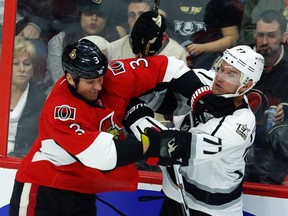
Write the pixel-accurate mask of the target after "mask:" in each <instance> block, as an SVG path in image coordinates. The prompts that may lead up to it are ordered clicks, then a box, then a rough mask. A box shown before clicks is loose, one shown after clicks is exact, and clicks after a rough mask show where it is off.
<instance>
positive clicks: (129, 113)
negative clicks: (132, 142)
mask: <svg viewBox="0 0 288 216" xmlns="http://www.w3.org/2000/svg"><path fill="white" fill-rule="evenodd" d="M153 118H154V112H153V110H152V109H151V108H150V107H149V106H148V105H147V104H146V103H145V102H144V101H142V100H140V99H138V98H134V99H132V100H131V101H130V104H129V105H128V107H127V110H126V115H125V117H124V120H123V122H122V124H123V126H124V127H125V129H126V131H127V132H128V133H133V134H134V135H135V130H134V131H133V132H132V130H131V128H130V127H131V125H133V124H134V123H135V122H136V121H138V120H140V121H141V120H142V119H143V121H144V122H145V125H146V124H148V125H147V126H149V127H151V126H154V127H155V128H158V130H161V129H160V128H159V127H158V126H157V125H156V124H153V121H152V120H153ZM146 121H147V123H146ZM155 123H156V121H155ZM157 123H158V122H157ZM140 124H141V123H140ZM158 124H160V123H158ZM144 127H146V126H144ZM140 128H141V126H139V129H138V131H137V133H136V134H139V135H140V136H139V137H138V136H137V135H135V136H136V138H137V139H138V140H139V141H141V142H142V144H143V149H144V153H145V154H144V156H145V157H146V158H148V157H158V156H159V152H160V143H159V142H157V140H150V139H149V137H148V136H147V134H146V133H145V130H144V129H143V130H141V129H140Z"/></svg>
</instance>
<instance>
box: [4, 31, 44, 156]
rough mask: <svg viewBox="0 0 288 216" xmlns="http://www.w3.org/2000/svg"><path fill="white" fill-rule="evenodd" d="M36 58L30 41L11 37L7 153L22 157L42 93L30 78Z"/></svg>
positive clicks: (34, 134) (32, 136)
mask: <svg viewBox="0 0 288 216" xmlns="http://www.w3.org/2000/svg"><path fill="white" fill-rule="evenodd" d="M35 58H36V51H35V47H34V45H33V44H32V43H31V42H30V41H28V40H26V39H24V38H23V37H21V36H16V37H15V45H14V56H13V73H12V85H11V100H10V119H9V134H8V147H7V153H8V155H9V156H15V157H24V156H25V155H26V154H27V153H28V151H29V150H30V147H31V146H32V143H33V142H34V140H35V139H36V137H37V135H38V121H39V115H40V112H41V110H42V106H43V104H44V101H45V100H46V95H45V94H44V92H42V91H41V89H39V87H38V86H37V85H35V84H34V83H33V82H31V79H32V76H33V65H34V61H35Z"/></svg>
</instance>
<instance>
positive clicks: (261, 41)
mask: <svg viewBox="0 0 288 216" xmlns="http://www.w3.org/2000/svg"><path fill="white" fill-rule="evenodd" d="M286 26H287V20H286V18H285V17H284V15H283V14H282V13H281V12H278V11H273V10H267V11H265V12H263V13H262V14H261V15H260V16H259V18H258V19H257V20H256V30H255V38H256V40H255V41H256V44H255V50H256V51H257V52H259V53H260V54H262V55H263V56H264V59H265V67H264V70H263V73H262V76H261V79H260V80H259V81H258V83H257V84H256V85H255V87H254V89H255V90H252V91H251V92H250V93H249V94H248V98H249V102H250V104H253V105H252V106H254V112H255V113H256V117H257V127H256V138H255V141H254V144H253V151H252V155H251V157H250V156H249V160H248V161H249V163H248V165H247V168H246V175H247V180H248V181H256V182H262V183H274V184H275V183H276V184H281V181H282V180H283V178H284V176H285V175H286V174H287V173H288V170H287V169H286V173H285V172H283V171H284V170H285V169H284V167H282V166H280V164H282V165H283V162H284V161H287V156H288V155H287V154H286V152H287V150H285V149H286V148H287V147H285V140H287V138H286V136H287V133H285V132H283V131H286V129H285V127H282V126H283V125H282V124H283V123H284V122H283V123H281V122H282V121H283V120H285V122H286V123H285V124H286V125H287V118H288V104H287V102H288V94H287V92H288V87H287V82H288V50H287V45H283V44H282V40H283V38H284V37H285V31H286ZM257 101H260V102H262V103H258V102H257ZM272 105H274V106H277V111H276V114H275V116H274V122H275V123H276V125H275V129H268V128H267V127H266V110H267V109H268V107H269V106H272ZM252 108H253V107H252ZM255 108H256V109H255ZM279 124H281V125H282V126H281V128H283V129H284V130H283V129H280V127H279V130H278V129H277V128H278V126H279ZM267 130H268V131H267ZM280 131H282V132H280ZM272 137H273V138H272ZM264 138H265V139H264ZM283 155H286V156H285V157H283ZM278 156H279V158H278ZM285 167H287V164H286V165H285ZM283 175H284V176H283Z"/></svg>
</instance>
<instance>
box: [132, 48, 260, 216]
mask: <svg viewBox="0 0 288 216" xmlns="http://www.w3.org/2000/svg"><path fill="white" fill-rule="evenodd" d="M216 65H217V66H216V67H215V69H213V70H210V71H207V70H204V69H194V72H195V73H196V74H197V76H198V77H199V78H200V80H201V81H202V82H203V84H206V85H207V86H205V87H202V88H200V89H198V90H197V91H196V92H195V93H194V95H193V96H192V99H191V104H192V112H189V113H188V114H187V115H186V116H182V117H179V118H178V120H177V122H175V128H173V129H165V130H163V127H162V128H161V129H162V130H161V131H160V132H156V131H155V130H154V129H151V128H147V126H149V124H150V123H147V122H148V121H147V118H146V119H145V118H141V119H138V120H137V121H136V122H135V123H134V124H132V125H131V126H130V129H131V130H132V131H133V132H134V134H136V135H137V134H139V131H140V132H144V131H146V134H147V136H148V137H149V140H150V141H151V142H152V141H153V142H155V141H158V142H159V143H160V157H159V158H160V160H159V165H161V169H162V171H163V191H164V194H165V199H164V203H163V206H162V209H161V214H160V215H161V216H164V215H165V216H182V215H185V214H183V212H182V206H183V205H182V206H181V203H182V202H183V199H182V195H183V194H181V193H179V188H177V184H176V180H175V173H174V169H173V168H174V166H175V164H178V165H179V164H180V165H181V166H180V173H181V174H182V176H183V182H184V188H185V194H184V195H185V202H186V203H187V205H188V207H189V212H188V214H189V213H190V215H193V216H195V215H196V216H197V215H212V216H232V215H233V216H242V215H243V212H242V198H241V197H242V183H243V175H244V169H245V155H246V153H247V151H248V149H249V147H250V146H251V145H252V143H253V140H254V137H255V125H256V124H255V116H254V114H253V112H252V111H251V109H250V107H249V105H248V101H247V98H246V96H245V92H247V91H248V90H249V89H251V88H252V87H253V86H254V85H255V83H256V82H257V81H258V80H259V79H260V76H261V74H262V70H263V66H264V58H263V57H262V56H261V55H260V54H258V53H256V52H254V51H253V50H252V49H251V48H250V47H248V46H243V45H241V46H236V47H234V48H231V49H227V50H226V51H225V52H224V53H223V56H222V57H221V59H220V60H219V62H218V63H217V64H216ZM211 91H212V93H213V94H215V95H218V96H219V97H220V96H221V97H227V98H231V97H232V98H233V99H234V104H235V107H236V108H235V111H234V112H233V113H232V114H229V115H225V116H223V117H217V118H215V117H213V116H212V115H211V114H209V113H206V112H203V111H204V110H202V108H201V101H200V103H197V105H196V107H195V106H194V104H196V102H197V101H198V98H201V96H203V95H205V94H207V93H209V92H210V93H211ZM200 100H201V99H200ZM198 102H199V101H198ZM150 120H151V119H150ZM150 120H149V121H150ZM152 121H154V120H152ZM176 177H177V175H176ZM181 200H182V201H181ZM188 214H186V215H188Z"/></svg>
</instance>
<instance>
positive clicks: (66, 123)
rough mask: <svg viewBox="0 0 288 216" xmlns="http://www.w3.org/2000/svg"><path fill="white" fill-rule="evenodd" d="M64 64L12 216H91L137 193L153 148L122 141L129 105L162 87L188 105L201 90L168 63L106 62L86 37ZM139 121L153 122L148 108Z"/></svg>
mask: <svg viewBox="0 0 288 216" xmlns="http://www.w3.org/2000/svg"><path fill="white" fill-rule="evenodd" d="M152 18H153V17H144V19H150V20H152ZM140 21H141V19H140ZM142 21H143V19H142ZM153 22H154V21H153ZM145 23H146V22H143V23H142V24H144V25H145ZM135 25H136V24H135ZM146 25H150V24H149V23H148V24H147V23H146ZM136 26H137V25H136ZM142 28H143V25H142V27H141V30H142ZM143 30H144V31H146V30H147V29H145V28H143ZM159 31H160V30H159V27H158V26H156V36H157V35H161V33H163V32H161V31H160V33H159ZM152 37H155V34H152ZM148 39H151V38H148ZM62 64H63V69H64V71H65V75H64V76H63V77H62V78H61V79H60V80H59V81H58V82H57V83H56V84H55V86H54V88H53V89H52V91H51V93H50V95H49V96H48V98H47V101H46V103H45V105H44V107H43V110H42V113H41V117H40V122H39V136H38V138H37V140H36V141H35V143H34V145H33V146H32V148H31V150H30V152H29V153H28V155H27V156H26V157H25V158H24V159H23V162H22V164H21V166H20V168H19V170H18V171H17V174H16V179H15V185H14V189H13V194H12V197H11V201H10V216H14V215H37V216H38V215H39V216H44V215H61V216H62V215H63V216H65V215H87V216H88V215H89V216H90V215H91V216H92V215H93V216H94V215H95V214H96V205H95V193H99V192H104V191H124V190H125V191H132V190H135V189H136V188H137V183H138V172H137V170H136V166H135V162H136V161H138V160H139V159H141V158H143V157H144V156H145V157H147V156H154V153H155V151H153V149H154V147H156V145H154V144H153V143H152V142H150V145H149V144H148V145H147V142H145V143H142V142H141V141H135V140H129V139H124V133H123V131H122V120H123V117H124V114H125V109H126V107H127V105H128V104H129V102H130V100H131V99H132V98H135V97H138V96H140V95H142V94H143V93H145V92H147V91H148V90H151V89H154V90H157V89H160V90H161V89H163V88H170V89H171V90H173V91H177V92H179V93H180V94H182V95H183V96H185V97H186V98H189V97H191V94H192V92H194V91H195V90H196V89H198V88H200V87H202V86H203V84H202V83H201V82H200V80H199V79H197V77H196V76H195V74H194V73H190V69H189V68H188V67H187V66H186V65H185V64H184V62H182V61H180V60H177V59H176V58H173V57H165V56H153V57H147V58H138V59H137V58H133V59H126V60H119V61H112V62H109V63H108V62H107V59H106V57H105V55H104V54H103V53H102V52H101V51H100V50H99V48H98V47H97V45H96V42H95V41H94V39H93V37H91V36H90V37H86V38H83V39H81V40H79V41H78V42H76V43H74V44H69V45H68V46H67V47H66V48H65V49H64V51H63V55H62ZM183 82H184V83H186V85H183ZM187 83H189V85H187ZM213 98H214V97H213V96H212V95H211V94H210V95H206V96H204V97H202V99H203V103H204V104H206V105H207V107H208V108H207V109H208V110H210V111H211V109H212V108H211V107H213V109H212V110H214V111H215V112H214V114H215V115H219V111H218V110H219V107H218V108H216V109H214V106H210V105H211V103H212V104H213V101H214V99H213ZM228 103H230V101H228ZM217 104H218V102H217ZM217 104H216V105H215V106H217ZM205 107H206V106H205ZM205 109H206V108H205ZM144 110H146V109H144ZM227 111H228V110H226V112H227ZM228 112H229V111H228ZM142 114H143V115H145V116H146V115H148V116H151V118H152V116H153V113H151V112H150V110H149V109H147V110H146V111H144V112H142ZM155 144H156V143H155Z"/></svg>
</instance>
